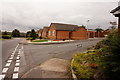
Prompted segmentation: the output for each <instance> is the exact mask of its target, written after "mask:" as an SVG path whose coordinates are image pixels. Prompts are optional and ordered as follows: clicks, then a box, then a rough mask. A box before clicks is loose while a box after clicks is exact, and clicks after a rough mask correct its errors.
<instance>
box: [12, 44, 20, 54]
mask: <svg viewBox="0 0 120 80" xmlns="http://www.w3.org/2000/svg"><path fill="white" fill-rule="evenodd" d="M18 46H19V44H18V45H17V46H16V47H15V50H14V51H13V53H12V54H15V52H16V49H17V48H18Z"/></svg>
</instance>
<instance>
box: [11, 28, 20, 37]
mask: <svg viewBox="0 0 120 80" xmlns="http://www.w3.org/2000/svg"><path fill="white" fill-rule="evenodd" d="M12 36H13V37H20V31H19V30H17V29H14V30H13V31H12Z"/></svg>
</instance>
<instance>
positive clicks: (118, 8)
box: [110, 6, 120, 13]
mask: <svg viewBox="0 0 120 80" xmlns="http://www.w3.org/2000/svg"><path fill="white" fill-rule="evenodd" d="M119 10H120V6H118V7H117V8H115V9H113V10H112V11H111V12H110V13H114V12H116V11H119Z"/></svg>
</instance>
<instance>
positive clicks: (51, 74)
mask: <svg viewBox="0 0 120 80" xmlns="http://www.w3.org/2000/svg"><path fill="white" fill-rule="evenodd" d="M69 66H70V62H69V61H67V60H64V59H59V58H52V59H49V60H47V61H45V62H44V63H42V64H41V65H39V66H37V67H34V68H32V69H31V70H29V71H28V72H27V73H26V74H24V75H23V76H22V78H69V75H68V73H69V70H68V69H69Z"/></svg>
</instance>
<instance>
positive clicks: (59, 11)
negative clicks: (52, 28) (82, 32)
mask: <svg viewBox="0 0 120 80" xmlns="http://www.w3.org/2000/svg"><path fill="white" fill-rule="evenodd" d="M88 1H89V2H88ZM113 1H114V2H113ZM118 1H119V0H39V1H38V0H3V1H2V5H1V6H0V10H1V9H2V10H1V12H2V15H0V16H2V20H0V23H1V24H2V30H7V31H12V30H13V29H19V30H20V31H22V32H23V31H25V32H26V31H28V30H30V29H33V28H34V29H40V28H42V27H43V26H49V25H50V23H51V22H56V23H68V24H75V25H86V24H87V20H90V21H89V22H88V28H92V29H94V28H97V27H98V26H100V27H101V28H103V29H107V28H108V27H109V26H110V25H109V22H110V21H117V18H115V17H114V16H113V15H112V14H111V13H110V11H111V10H112V9H114V8H115V7H117V6H118Z"/></svg>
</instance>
